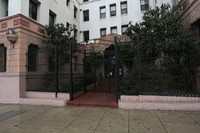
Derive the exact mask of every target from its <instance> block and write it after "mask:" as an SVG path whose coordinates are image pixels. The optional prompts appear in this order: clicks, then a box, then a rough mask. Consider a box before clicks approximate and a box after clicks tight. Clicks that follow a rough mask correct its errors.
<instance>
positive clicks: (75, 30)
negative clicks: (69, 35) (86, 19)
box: [74, 26, 78, 40]
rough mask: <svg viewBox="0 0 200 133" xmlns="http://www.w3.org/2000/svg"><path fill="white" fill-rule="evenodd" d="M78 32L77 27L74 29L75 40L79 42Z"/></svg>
mask: <svg viewBox="0 0 200 133" xmlns="http://www.w3.org/2000/svg"><path fill="white" fill-rule="evenodd" d="M77 32H78V30H77V29H76V26H75V28H74V39H75V40H77Z"/></svg>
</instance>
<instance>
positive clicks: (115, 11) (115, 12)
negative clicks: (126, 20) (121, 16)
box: [110, 3, 117, 17]
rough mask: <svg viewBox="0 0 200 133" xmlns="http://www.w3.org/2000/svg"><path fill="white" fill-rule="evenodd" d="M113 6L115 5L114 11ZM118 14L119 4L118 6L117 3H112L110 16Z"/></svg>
mask: <svg viewBox="0 0 200 133" xmlns="http://www.w3.org/2000/svg"><path fill="white" fill-rule="evenodd" d="M112 7H115V10H114V11H112ZM112 12H113V13H114V14H112ZM116 15H117V6H116V3H114V4H110V16H111V17H113V16H116Z"/></svg>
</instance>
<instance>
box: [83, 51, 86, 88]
mask: <svg viewBox="0 0 200 133" xmlns="http://www.w3.org/2000/svg"><path fill="white" fill-rule="evenodd" d="M83 69H84V92H86V50H84V66H83Z"/></svg>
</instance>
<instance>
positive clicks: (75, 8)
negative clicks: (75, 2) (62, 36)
mask: <svg viewBox="0 0 200 133" xmlns="http://www.w3.org/2000/svg"><path fill="white" fill-rule="evenodd" d="M76 14H77V7H75V6H74V18H76Z"/></svg>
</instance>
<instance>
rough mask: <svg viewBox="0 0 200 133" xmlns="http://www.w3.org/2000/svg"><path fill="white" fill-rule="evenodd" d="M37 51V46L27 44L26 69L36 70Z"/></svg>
mask: <svg viewBox="0 0 200 133" xmlns="http://www.w3.org/2000/svg"><path fill="white" fill-rule="evenodd" d="M37 52H38V46H37V45H33V44H30V45H29V46H28V71H29V72H30V71H36V70H37Z"/></svg>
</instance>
